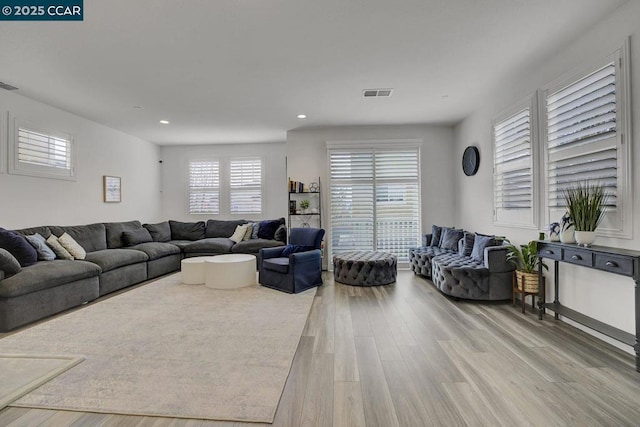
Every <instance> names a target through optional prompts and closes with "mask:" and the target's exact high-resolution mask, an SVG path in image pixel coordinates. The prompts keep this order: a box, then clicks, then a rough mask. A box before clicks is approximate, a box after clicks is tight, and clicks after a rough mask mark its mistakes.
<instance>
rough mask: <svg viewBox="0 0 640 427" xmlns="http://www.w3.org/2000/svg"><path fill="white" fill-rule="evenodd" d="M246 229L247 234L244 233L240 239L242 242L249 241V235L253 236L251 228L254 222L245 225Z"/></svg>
mask: <svg viewBox="0 0 640 427" xmlns="http://www.w3.org/2000/svg"><path fill="white" fill-rule="evenodd" d="M245 225H246V227H247V232H246V233H244V237H243V238H242V240H251V235H252V234H253V226H254V225H255V223H254V222H250V223H248V224H245Z"/></svg>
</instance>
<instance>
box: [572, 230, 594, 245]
mask: <svg viewBox="0 0 640 427" xmlns="http://www.w3.org/2000/svg"><path fill="white" fill-rule="evenodd" d="M574 234H575V237H576V242H577V243H578V244H579V245H580V246H585V247H589V246H591V245H592V244H593V241H594V240H596V232H595V231H577V230H576V232H575V233H574Z"/></svg>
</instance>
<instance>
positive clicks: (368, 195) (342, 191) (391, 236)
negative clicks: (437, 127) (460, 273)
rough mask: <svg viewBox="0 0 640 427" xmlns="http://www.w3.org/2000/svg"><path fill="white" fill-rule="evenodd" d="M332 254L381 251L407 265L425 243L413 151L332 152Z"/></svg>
mask: <svg viewBox="0 0 640 427" xmlns="http://www.w3.org/2000/svg"><path fill="white" fill-rule="evenodd" d="M329 167H330V202H331V208H330V221H331V251H332V253H341V252H347V251H353V250H381V251H386V252H390V253H393V254H394V255H396V256H397V257H398V261H399V262H401V263H406V262H408V249H409V248H410V247H412V246H416V245H418V244H419V240H420V190H419V188H420V180H419V156H418V150H417V149H416V148H410V149H368V150H358V149H330V150H329Z"/></svg>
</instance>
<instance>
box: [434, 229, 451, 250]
mask: <svg viewBox="0 0 640 427" xmlns="http://www.w3.org/2000/svg"><path fill="white" fill-rule="evenodd" d="M447 230H453V227H442V230H441V232H440V240H438V244H437V245H436V246H438V247H439V248H441V247H442V242H443V237H444V235H445V233H446V232H447Z"/></svg>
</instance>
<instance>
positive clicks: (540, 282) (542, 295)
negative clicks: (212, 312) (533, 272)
mask: <svg viewBox="0 0 640 427" xmlns="http://www.w3.org/2000/svg"><path fill="white" fill-rule="evenodd" d="M545 299H546V297H545V289H544V280H542V258H541V257H538V320H542V315H543V314H544V313H545V308H544V303H545Z"/></svg>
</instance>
